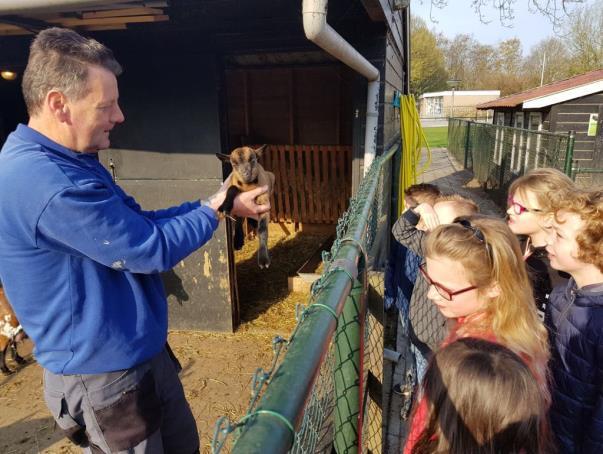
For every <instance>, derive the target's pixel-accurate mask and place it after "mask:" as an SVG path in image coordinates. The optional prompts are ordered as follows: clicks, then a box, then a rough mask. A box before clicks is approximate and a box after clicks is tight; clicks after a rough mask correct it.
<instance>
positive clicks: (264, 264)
mask: <svg viewBox="0 0 603 454" xmlns="http://www.w3.org/2000/svg"><path fill="white" fill-rule="evenodd" d="M258 265H260V269H262V270H263V269H264V268H265V269H268V268H269V267H270V258H268V257H260V258H259V259H258Z"/></svg>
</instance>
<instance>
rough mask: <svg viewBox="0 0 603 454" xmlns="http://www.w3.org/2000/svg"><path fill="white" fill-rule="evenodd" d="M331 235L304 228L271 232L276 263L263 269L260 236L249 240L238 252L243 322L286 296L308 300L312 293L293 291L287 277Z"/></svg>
mask: <svg viewBox="0 0 603 454" xmlns="http://www.w3.org/2000/svg"><path fill="white" fill-rule="evenodd" d="M274 230H276V229H274ZM279 233H280V232H279ZM327 237H328V235H327V234H324V235H316V234H307V233H304V232H299V233H298V234H297V235H295V236H293V235H291V236H284V235H279V234H271V235H270V239H269V248H270V257H271V260H272V263H271V265H270V268H268V269H267V270H261V269H260V268H259V266H258V264H257V253H256V251H257V240H252V241H248V242H247V243H246V244H245V246H244V248H243V250H241V251H239V252H237V284H238V287H239V305H240V311H241V312H240V313H241V323H247V322H251V321H254V320H256V319H257V318H258V317H260V316H262V315H263V314H265V313H267V312H268V311H269V310H270V308H271V307H273V306H274V305H277V304H278V303H282V302H283V300H285V299H288V300H291V299H293V300H295V301H289V303H297V302H299V303H306V302H307V297H308V294H305V293H296V294H291V292H289V289H288V283H287V278H288V277H289V276H293V275H294V274H295V272H296V271H297V270H298V269H299V268H300V267H301V266H302V265H303V264H304V262H305V261H306V260H308V258H310V256H311V255H312V254H313V253H314V251H315V250H316V249H317V247H318V246H319V245H320V244H321V243H322V242H323V241H324V240H325V239H326V238H327ZM239 260H240V261H239ZM297 300H299V301H297ZM293 305H294V304H293ZM293 309H294V307H293ZM291 315H293V313H292V314H291ZM275 322H278V321H276V320H275Z"/></svg>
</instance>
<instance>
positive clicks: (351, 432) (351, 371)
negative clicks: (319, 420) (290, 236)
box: [333, 280, 363, 454]
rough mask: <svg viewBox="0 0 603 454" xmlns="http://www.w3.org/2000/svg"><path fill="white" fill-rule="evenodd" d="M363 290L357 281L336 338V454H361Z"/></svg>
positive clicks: (339, 324)
mask: <svg viewBox="0 0 603 454" xmlns="http://www.w3.org/2000/svg"><path fill="white" fill-rule="evenodd" d="M362 291H363V287H362V284H361V283H360V282H359V281H358V280H355V281H354V284H353V286H352V290H351V292H350V294H349V296H348V298H347V300H346V302H345V306H344V307H343V312H342V313H341V315H340V316H339V321H338V323H337V332H336V334H335V370H334V372H333V373H334V375H335V376H334V382H335V426H334V429H335V451H336V452H337V454H356V453H358V429H359V428H358V416H359V415H360V380H361V379H362V377H360V376H359V374H360V373H361V365H360V350H361V349H360V343H361V342H362V339H361V329H360V327H361V317H362V311H361V308H360V304H361V298H362V297H363V295H362Z"/></svg>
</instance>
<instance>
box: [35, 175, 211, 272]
mask: <svg viewBox="0 0 603 454" xmlns="http://www.w3.org/2000/svg"><path fill="white" fill-rule="evenodd" d="M188 208H190V206H187V207H186V209H184V210H183V211H185V212H184V213H183V214H176V215H172V216H167V217H160V218H157V219H151V218H149V217H146V216H144V215H143V214H142V213H138V212H136V211H135V210H133V209H132V208H131V207H130V206H129V205H128V204H126V203H125V202H124V200H123V199H122V198H121V197H119V195H117V194H116V193H115V192H114V191H113V190H111V189H109V188H107V187H106V186H104V185H103V184H101V183H99V182H90V183H86V184H82V185H79V186H71V187H68V188H66V189H63V190H61V191H59V192H58V193H57V194H55V195H54V196H53V197H52V198H51V200H50V201H49V203H48V204H47V205H46V207H45V208H44V210H43V212H42V214H41V216H40V218H39V220H38V223H37V230H36V243H37V244H38V246H39V247H44V248H48V249H51V250H59V251H62V252H66V253H70V254H73V255H75V256H80V257H89V258H90V259H92V260H94V261H96V262H98V263H101V264H103V265H105V266H108V267H112V268H113V269H116V270H123V271H130V272H133V273H144V274H150V273H156V272H161V271H167V270H169V269H171V268H172V267H173V266H174V265H176V264H177V263H178V262H179V261H180V260H182V259H184V258H185V257H187V256H188V255H189V254H191V253H192V252H193V251H195V250H196V249H198V248H199V247H201V246H202V245H203V244H205V243H206V242H207V241H208V240H209V239H210V238H211V237H212V234H213V232H214V231H215V229H216V228H217V226H218V220H217V218H216V217H215V213H214V212H213V210H211V208H208V207H199V208H194V209H191V210H188ZM187 210H188V211H187ZM169 212H170V213H177V212H178V209H177V208H176V209H174V210H173V211H169Z"/></svg>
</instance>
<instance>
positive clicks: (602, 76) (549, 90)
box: [476, 68, 603, 109]
mask: <svg viewBox="0 0 603 454" xmlns="http://www.w3.org/2000/svg"><path fill="white" fill-rule="evenodd" d="M598 80H603V68H601V69H596V70H594V71H589V72H587V73H584V74H580V75H579V76H574V77H570V78H569V79H564V80H559V81H557V82H553V83H550V84H547V85H543V86H542V87H537V88H532V89H530V90H526V91H522V92H519V93H514V94H512V95H509V96H505V97H503V98H498V99H495V100H494V101H488V102H484V103H482V104H478V105H477V106H476V107H477V108H478V109H494V108H496V107H516V106H519V105H521V104H523V102H524V101H527V100H529V99H534V98H540V97H541V96H546V95H552V94H554V93H558V92H561V91H565V90H569V89H570V88H576V87H579V86H581V85H586V84H589V83H592V82H596V81H598Z"/></svg>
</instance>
